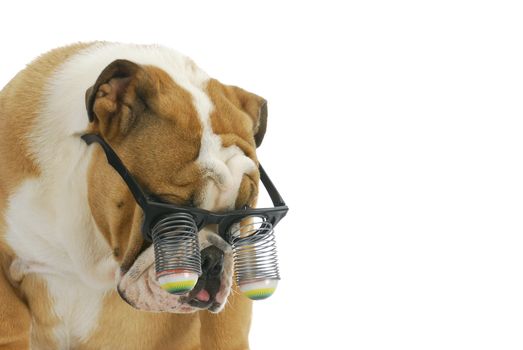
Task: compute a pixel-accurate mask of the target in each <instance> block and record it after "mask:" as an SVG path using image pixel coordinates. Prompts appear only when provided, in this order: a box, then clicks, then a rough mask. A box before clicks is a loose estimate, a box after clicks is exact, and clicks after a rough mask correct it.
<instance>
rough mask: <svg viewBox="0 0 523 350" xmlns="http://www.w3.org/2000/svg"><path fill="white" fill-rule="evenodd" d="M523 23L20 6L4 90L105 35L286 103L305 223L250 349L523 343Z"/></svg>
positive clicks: (290, 227) (483, 12) (273, 114)
mask: <svg viewBox="0 0 523 350" xmlns="http://www.w3.org/2000/svg"><path fill="white" fill-rule="evenodd" d="M522 23H523V12H522V9H521V8H520V7H519V4H518V2H517V1H513V2H509V1H481V0H476V1H456V0H454V1H443V0H439V1H371V0H368V1H354V2H349V1H343V2H342V1H340V2H338V3H335V2H329V1H321V2H317V3H310V2H307V1H299V2H298V1H297V2H294V3H293V2H290V1H288V2H284V1H279V2H274V3H271V2H268V1H260V2H248V1H238V2H223V1H212V2H208V3H203V2H197V1H195V2H189V1H180V2H178V1H164V2H158V1H152V0H148V1H140V2H132V1H125V2H121V3H118V4H116V3H115V2H110V1H103V2H102V1H82V2H73V1H69V2H64V3H62V4H59V3H53V2H50V1H38V2H35V3H28V2H26V1H14V2H13V1H10V2H4V3H3V4H2V8H1V9H0V35H1V38H2V41H1V52H2V54H1V55H0V67H1V70H0V85H2V86H3V85H4V84H5V83H6V82H7V81H8V80H9V79H10V78H11V77H12V76H14V74H16V72H18V71H19V70H20V69H21V68H23V66H24V64H26V63H27V62H29V61H30V60H31V59H33V58H34V57H35V56H37V55H38V54H40V53H42V52H45V51H47V50H49V49H51V48H54V47H56V46H60V45H63V44H68V43H72V42H76V41H89V40H95V39H98V40H113V41H124V42H134V43H160V44H163V45H166V46H169V47H172V48H175V49H177V50H179V51H181V52H183V53H185V54H187V55H189V56H190V57H192V58H193V59H194V60H195V61H196V62H197V63H198V64H199V65H200V66H201V67H202V68H203V69H204V70H206V71H207V72H208V73H209V74H210V75H211V76H213V77H216V78H218V79H220V80H221V81H223V82H225V83H230V84H235V85H239V86H241V87H243V88H245V89H248V90H250V91H253V92H255V93H257V94H260V95H262V96H264V97H265V98H266V99H267V100H268V101H269V126H268V131H267V135H266V137H265V140H264V143H263V146H262V147H261V149H260V150H259V156H260V159H261V161H262V163H263V164H264V165H265V167H266V169H267V170H268V172H269V174H270V176H271V178H272V179H273V181H274V182H275V184H276V185H277V187H278V189H279V190H280V191H281V193H282V195H283V196H284V198H285V199H286V200H287V202H288V204H289V206H290V207H291V211H290V213H289V215H288V217H287V218H286V219H285V220H284V221H282V223H281V224H280V225H279V226H278V228H277V235H278V244H279V253H280V257H281V259H280V264H281V271H282V281H281V283H280V286H279V289H278V291H277V293H276V294H275V295H274V296H273V297H272V298H270V299H268V300H266V301H260V302H257V303H256V305H255V318H254V323H253V327H252V332H251V346H252V349H253V350H260V349H521V348H523V282H522V267H523V251H522V243H523V239H522V233H523V231H522V226H523V223H522V212H523V166H522V150H523V130H522V126H523V121H522V117H523V114H522V109H523V108H522V105H523V100H522V97H523V49H522V45H523V40H522V39H523V24H522ZM28 103H30V101H28ZM268 204H269V203H268V201H267V199H265V200H263V201H262V203H260V205H268Z"/></svg>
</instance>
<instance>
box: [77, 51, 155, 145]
mask: <svg viewBox="0 0 523 350" xmlns="http://www.w3.org/2000/svg"><path fill="white" fill-rule="evenodd" d="M146 81H147V74H146V73H145V71H144V70H143V69H142V67H140V66H139V65H137V64H136V63H133V62H131V61H127V60H116V61H114V62H112V63H111V64H109V65H108V66H107V67H106V68H105V69H104V70H103V71H102V73H100V75H99V76H98V79H96V82H95V83H94V85H93V86H91V87H90V88H89V89H87V91H86V92H85V104H86V108H87V115H88V116H89V121H90V122H91V123H93V127H95V128H98V129H99V131H100V133H101V134H102V135H103V136H104V137H106V138H107V139H111V138H112V137H114V136H116V135H117V134H125V133H126V132H127V131H128V130H129V129H130V128H131V126H132V125H133V122H134V121H135V119H136V116H137V112H139V110H140V109H143V108H144V106H145V104H144V102H143V101H144V100H143V98H142V97H141V96H140V91H139V89H138V87H139V85H143V84H144V82H146ZM141 90H145V89H141Z"/></svg>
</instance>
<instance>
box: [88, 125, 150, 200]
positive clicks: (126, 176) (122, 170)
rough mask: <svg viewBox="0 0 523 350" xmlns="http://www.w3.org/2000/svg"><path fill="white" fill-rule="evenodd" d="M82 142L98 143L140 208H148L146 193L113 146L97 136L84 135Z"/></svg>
mask: <svg viewBox="0 0 523 350" xmlns="http://www.w3.org/2000/svg"><path fill="white" fill-rule="evenodd" d="M82 140H84V141H85V143H87V144H88V145H90V144H92V143H93V142H97V143H98V144H99V145H100V146H101V147H102V149H103V150H104V152H105V156H106V157H107V162H109V164H111V166H112V167H113V168H114V169H115V170H116V171H117V172H118V174H119V175H120V176H121V177H122V179H123V180H124V181H125V183H126V184H127V186H128V187H129V190H131V193H132V194H133V196H134V199H136V202H137V203H138V204H139V205H140V207H142V209H145V208H146V207H147V200H146V196H145V193H144V192H143V190H142V188H141V187H140V185H138V183H137V182H136V181H135V180H134V178H133V177H132V176H131V173H130V172H129V170H127V168H126V167H125V165H123V163H122V161H121V160H120V158H119V157H118V155H117V154H116V153H115V152H114V151H113V149H112V148H111V146H109V144H108V143H107V142H105V140H104V139H103V138H102V137H100V136H99V135H97V134H85V135H82Z"/></svg>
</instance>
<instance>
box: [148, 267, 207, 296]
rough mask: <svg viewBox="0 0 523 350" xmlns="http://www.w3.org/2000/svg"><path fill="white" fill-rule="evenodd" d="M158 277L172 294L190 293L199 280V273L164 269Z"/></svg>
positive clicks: (161, 284)
mask: <svg viewBox="0 0 523 350" xmlns="http://www.w3.org/2000/svg"><path fill="white" fill-rule="evenodd" d="M156 278H157V279H158V283H159V284H160V286H161V287H162V289H163V290H165V291H167V292H169V293H171V294H185V293H188V292H190V291H191V290H192V289H193V288H194V286H195V285H196V283H197V282H198V274H197V273H195V272H192V271H188V270H171V271H163V272H162V273H161V274H157V275H156Z"/></svg>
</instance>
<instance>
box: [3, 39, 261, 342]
mask: <svg viewBox="0 0 523 350" xmlns="http://www.w3.org/2000/svg"><path fill="white" fill-rule="evenodd" d="M266 111H267V109H266V101H265V100H264V99H263V98H261V97H259V96H258V95H255V94H253V93H250V92H247V91H245V90H243V89H241V88H238V87H235V86H229V85H225V84H222V83H221V82H219V81H218V80H216V79H211V78H210V77H209V76H208V75H207V74H206V73H205V72H204V71H203V70H201V69H200V68H199V67H198V66H197V65H196V64H195V63H194V62H193V61H192V60H191V59H189V58H188V57H186V56H184V55H182V54H180V53H177V52H175V51H173V50H170V49H167V48H165V47H162V46H156V45H151V46H145V45H130V44H120V43H107V42H94V43H79V44H74V45H70V46H67V47H62V48H58V49H55V50H53V51H50V52H48V53H46V54H44V55H42V56H40V57H39V58H37V59H36V60H34V61H33V62H32V63H30V64H29V65H28V66H27V67H26V68H25V69H24V70H22V71H21V72H19V73H18V74H17V75H16V76H15V77H14V78H13V79H12V80H11V81H10V82H9V83H8V84H7V85H6V86H5V87H4V88H3V90H2V91H1V92H0V263H1V264H0V265H1V270H0V271H1V273H0V348H1V349H29V348H31V349H126V350H130V349H213V350H217V349H248V348H249V344H248V333H249V327H250V322H251V311H252V304H251V301H250V300H248V299H247V298H246V297H244V296H242V295H241V294H240V293H239V292H237V287H236V285H235V284H234V282H233V266H232V265H233V262H232V253H231V248H230V246H229V245H228V244H227V243H226V242H225V241H224V240H223V239H222V238H221V236H219V235H218V234H217V233H216V232H215V231H216V230H215V228H214V227H213V226H212V225H209V226H207V227H205V228H204V229H203V230H201V231H200V232H199V233H198V238H199V244H200V247H199V248H200V250H201V255H202V261H205V262H206V264H205V266H202V270H203V274H202V276H201V277H200V279H199V280H198V283H197V285H196V287H195V288H194V290H193V291H191V292H190V293H189V294H186V295H182V296H177V295H172V294H169V293H167V292H166V291H164V290H163V289H161V288H160V286H159V284H158V282H157V281H156V278H155V274H154V252H153V247H152V246H151V245H150V244H149V243H147V242H146V241H145V240H144V239H143V237H142V234H141V224H142V219H143V213H142V211H141V209H140V207H139V206H138V205H137V204H136V202H135V201H134V199H133V197H132V195H131V193H130V191H129V189H128V188H127V186H126V185H125V183H124V182H123V181H122V178H120V177H119V175H118V174H117V172H116V171H115V170H114V169H113V168H112V167H111V166H110V165H109V164H108V162H107V159H106V157H105V154H104V152H103V151H102V149H101V148H100V147H99V146H97V145H90V146H88V145H87V144H86V143H85V142H83V141H82V139H81V136H82V135H84V134H86V133H96V134H99V135H100V136H101V137H103V138H104V139H105V140H106V141H107V142H108V143H109V144H110V145H111V147H112V148H113V149H114V150H115V152H116V153H117V154H118V155H119V157H120V158H121V159H122V161H123V163H124V164H125V165H126V166H127V168H128V169H129V170H130V171H131V172H132V175H133V176H134V177H135V178H136V179H138V181H139V182H140V185H141V186H143V187H144V188H145V189H146V190H147V191H148V192H149V193H152V194H154V195H155V196H156V197H157V198H160V199H162V200H165V201H167V202H170V203H174V204H178V205H184V206H192V207H198V208H203V209H206V210H212V211H216V212H225V211H229V210H234V209H237V208H241V207H244V206H245V205H249V206H254V205H255V203H256V199H257V195H258V182H259V177H260V174H259V170H258V164H259V163H258V160H257V157H256V148H257V146H259V145H260V143H261V141H262V139H263V136H264V134H265V128H266V121H267V113H266Z"/></svg>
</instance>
